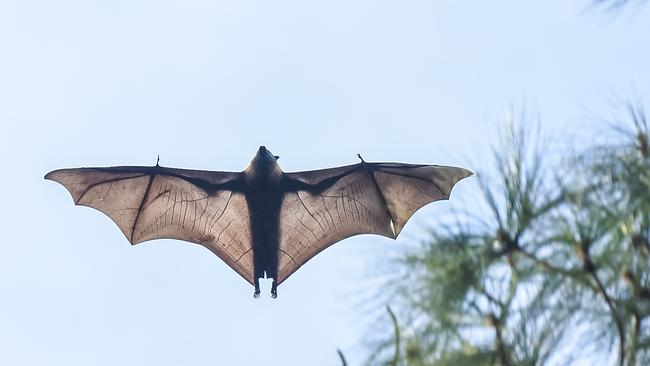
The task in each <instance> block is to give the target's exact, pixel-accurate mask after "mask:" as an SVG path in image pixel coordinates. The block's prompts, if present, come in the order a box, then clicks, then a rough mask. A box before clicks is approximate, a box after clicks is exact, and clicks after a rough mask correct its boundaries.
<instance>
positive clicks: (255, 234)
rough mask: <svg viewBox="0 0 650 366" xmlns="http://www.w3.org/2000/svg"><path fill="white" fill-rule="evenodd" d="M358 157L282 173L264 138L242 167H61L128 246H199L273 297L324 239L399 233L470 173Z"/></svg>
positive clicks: (74, 189)
mask: <svg viewBox="0 0 650 366" xmlns="http://www.w3.org/2000/svg"><path fill="white" fill-rule="evenodd" d="M357 156H358V157H359V159H360V160H361V162H360V163H357V164H352V165H347V166H341V167H336V168H329V169H321V170H312V171H304V172H294V173H285V172H283V171H282V170H281V169H280V166H279V165H278V159H279V156H275V155H273V154H272V153H271V152H270V151H269V150H267V149H266V148H265V147H264V146H260V148H259V150H258V151H257V154H256V155H255V157H254V158H253V160H252V161H251V162H250V164H249V165H248V167H247V168H246V169H245V170H244V171H242V172H220V171H205V170H189V169H175V168H167V167H163V166H160V165H159V164H158V162H156V165H155V166H144V167H141V166H119V167H108V168H77V169H60V170H55V171H52V172H50V173H48V174H47V175H46V176H45V179H49V180H53V181H55V182H57V183H60V184H61V185H63V186H64V187H65V188H66V189H67V190H68V191H69V192H70V194H71V195H72V198H73V200H74V203H75V204H76V205H81V206H88V207H92V208H95V209H97V210H99V211H101V212H103V213H104V214H106V215H107V216H108V217H109V218H111V219H112V220H113V221H114V222H115V223H116V224H117V226H118V227H119V228H120V230H122V232H123V233H124V235H125V236H126V238H127V239H128V240H129V242H130V243H131V244H133V245H135V244H138V243H142V242H145V241H148V240H153V239H162V238H167V239H178V240H184V241H188V242H192V243H196V244H200V245H202V246H204V247H206V248H208V249H209V250H210V251H212V252H213V253H214V254H216V255H217V256H218V257H219V258H221V259H222V260H223V261H224V262H226V264H228V265H229V266H230V267H232V269H234V270H235V271H236V272H237V273H239V274H240V275H241V276H242V277H243V278H244V279H245V280H246V281H248V282H250V283H251V285H253V286H254V287H255V292H254V294H253V296H254V297H255V298H257V297H259V294H260V286H259V279H260V278H271V279H273V282H272V286H271V296H272V297H273V298H275V297H277V287H278V285H280V284H281V283H282V282H284V281H285V280H286V279H287V278H289V276H291V274H293V273H294V272H295V271H296V270H297V269H298V268H300V267H301V266H302V265H303V264H305V263H306V262H307V261H308V260H309V259H311V258H312V257H314V256H315V255H316V254H318V253H319V252H320V251H322V250H324V249H325V248H327V247H329V246H330V245H332V244H334V243H336V242H338V241H340V240H343V239H345V238H348V237H350V236H353V235H358V234H378V235H383V236H386V237H389V238H393V239H395V238H397V236H398V235H399V233H400V231H401V230H402V228H403V227H404V224H405V223H406V221H407V220H408V219H409V218H410V217H411V216H412V215H413V214H414V213H415V211H416V210H418V209H419V208H420V207H422V206H424V205H426V204H428V203H430V202H433V201H438V200H446V199H449V195H450V193H451V190H452V188H453V186H454V185H455V184H456V183H457V182H458V181H459V180H461V179H463V178H466V177H468V176H470V175H472V173H471V172H470V171H468V170H465V169H462V168H457V167H451V166H438V165H422V164H401V163H368V162H366V161H364V160H363V158H361V155H357Z"/></svg>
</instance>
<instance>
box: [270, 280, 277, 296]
mask: <svg viewBox="0 0 650 366" xmlns="http://www.w3.org/2000/svg"><path fill="white" fill-rule="evenodd" d="M271 297H272V298H274V299H275V298H276V297H278V282H277V281H276V280H275V278H274V279H273V284H272V285H271Z"/></svg>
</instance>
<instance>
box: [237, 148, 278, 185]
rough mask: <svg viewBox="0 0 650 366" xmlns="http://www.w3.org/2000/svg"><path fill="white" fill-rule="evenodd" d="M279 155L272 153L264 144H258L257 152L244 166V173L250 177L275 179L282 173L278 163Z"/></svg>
mask: <svg viewBox="0 0 650 366" xmlns="http://www.w3.org/2000/svg"><path fill="white" fill-rule="evenodd" d="M278 159H280V157H279V156H277V155H273V153H271V151H269V150H268V149H267V148H266V147H265V146H260V148H259V149H258V150H257V154H255V157H254V158H253V160H251V163H250V164H249V165H248V167H247V168H246V170H245V172H246V174H247V175H248V176H249V177H251V178H252V179H255V180H258V179H267V180H276V179H279V177H280V176H281V175H282V170H281V169H280V166H279V165H278Z"/></svg>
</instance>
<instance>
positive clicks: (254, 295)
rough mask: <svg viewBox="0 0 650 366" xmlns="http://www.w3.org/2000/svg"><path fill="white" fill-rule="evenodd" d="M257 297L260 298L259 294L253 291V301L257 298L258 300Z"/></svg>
mask: <svg viewBox="0 0 650 366" xmlns="http://www.w3.org/2000/svg"><path fill="white" fill-rule="evenodd" d="M259 297H260V292H259V291H255V292H254V293H253V298H254V299H257V298H259Z"/></svg>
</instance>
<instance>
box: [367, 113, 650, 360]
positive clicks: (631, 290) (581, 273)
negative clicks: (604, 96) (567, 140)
mask: <svg viewBox="0 0 650 366" xmlns="http://www.w3.org/2000/svg"><path fill="white" fill-rule="evenodd" d="M628 114H629V120H631V123H629V124H628V125H627V127H626V126H625V125H624V124H622V123H617V124H613V125H612V126H610V128H611V131H612V132H613V133H612V134H611V135H610V136H612V137H613V136H615V137H616V138H615V141H611V139H610V141H608V142H606V143H605V144H598V145H594V146H591V147H589V148H587V149H585V150H584V151H583V152H580V153H572V154H569V158H567V159H564V160H563V161H562V162H561V163H560V164H554V166H553V169H549V166H548V165H547V164H549V161H548V156H549V153H551V152H552V151H549V150H548V148H547V147H546V145H544V144H543V143H541V139H540V138H539V133H533V132H531V131H530V128H528V129H527V128H522V127H519V128H517V127H511V128H509V129H508V130H507V131H506V134H505V138H504V139H503V140H502V141H501V143H500V144H498V145H497V146H496V147H495V148H494V149H493V151H494V165H493V166H492V167H491V168H489V169H488V171H481V170H479V171H477V172H476V176H477V180H478V182H479V186H480V188H481V193H482V201H483V203H484V204H485V207H486V210H483V211H481V210H476V207H471V208H470V209H465V210H460V211H458V212H456V213H455V214H453V215H452V216H451V217H450V218H448V219H447V220H444V221H443V222H442V223H440V224H439V225H438V226H436V228H435V229H431V232H430V239H429V240H426V241H425V242H423V243H422V244H421V245H419V246H417V247H416V248H414V249H413V250H410V251H408V252H406V253H405V254H404V255H403V256H402V257H400V258H399V259H398V260H397V262H396V263H395V264H394V265H393V266H392V267H391V270H393V271H395V273H396V274H395V275H394V276H392V277H391V278H390V280H389V282H388V284H387V286H388V287H389V288H391V289H392V292H391V294H390V296H389V298H390V299H391V305H393V306H394V308H395V309H397V310H398V312H397V317H395V316H393V319H394V321H395V334H397V335H400V336H399V337H396V338H391V339H390V340H388V342H386V343H385V347H378V349H377V352H375V353H374V354H373V355H372V357H371V359H370V363H371V364H376V363H378V362H385V363H387V364H394V365H398V364H400V365H406V364H408V365H545V364H549V363H552V364H563V363H570V362H571V361H572V360H575V359H588V360H591V361H592V362H596V361H598V362H597V363H599V364H617V365H628V366H632V365H646V364H650V155H649V150H650V148H649V146H648V140H649V135H648V132H649V131H648V123H647V121H646V118H645V114H644V113H643V111H642V110H641V109H640V108H634V107H632V106H630V107H629V108H628ZM522 120H523V122H525V120H526V118H525V117H522ZM521 126H523V124H521ZM562 152H563V153H565V152H564V151H562ZM558 166H559V167H560V168H559V169H558ZM492 171H493V172H497V173H496V176H491V175H490V172H492ZM479 212H481V213H479ZM397 319H399V321H397ZM395 339H397V341H395ZM395 342H397V343H398V344H397V346H398V347H396V346H395V344H394V343H395ZM391 343H392V345H391ZM399 350H403V352H401V354H399Z"/></svg>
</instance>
